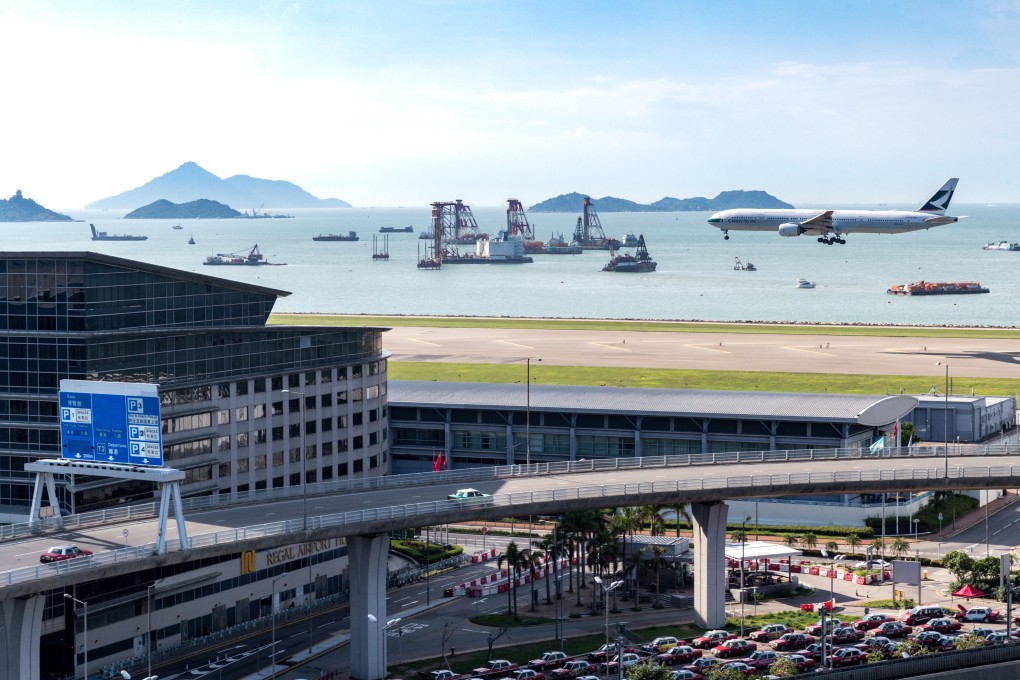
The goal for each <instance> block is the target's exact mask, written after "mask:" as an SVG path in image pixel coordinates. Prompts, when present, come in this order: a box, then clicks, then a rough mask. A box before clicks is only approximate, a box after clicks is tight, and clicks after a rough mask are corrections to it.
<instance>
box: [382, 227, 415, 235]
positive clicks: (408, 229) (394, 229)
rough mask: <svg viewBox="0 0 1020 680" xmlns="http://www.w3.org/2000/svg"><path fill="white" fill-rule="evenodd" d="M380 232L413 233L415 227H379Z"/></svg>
mask: <svg viewBox="0 0 1020 680" xmlns="http://www.w3.org/2000/svg"><path fill="white" fill-rule="evenodd" d="M379 233H380V234H413V233H414V227H379Z"/></svg>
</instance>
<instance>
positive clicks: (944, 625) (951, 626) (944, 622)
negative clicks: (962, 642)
mask: <svg viewBox="0 0 1020 680" xmlns="http://www.w3.org/2000/svg"><path fill="white" fill-rule="evenodd" d="M960 627H961V624H960V622H959V621H957V620H956V619H948V618H941V619H932V620H931V621H929V622H928V623H922V624H921V626H920V629H921V630H934V631H936V632H939V633H943V634H944V633H955V632H956V631H958V630H960Z"/></svg>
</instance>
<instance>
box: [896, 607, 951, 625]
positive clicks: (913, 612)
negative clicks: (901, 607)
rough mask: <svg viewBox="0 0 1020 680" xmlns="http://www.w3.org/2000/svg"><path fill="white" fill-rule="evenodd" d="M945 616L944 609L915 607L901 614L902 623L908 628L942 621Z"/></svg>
mask: <svg viewBox="0 0 1020 680" xmlns="http://www.w3.org/2000/svg"><path fill="white" fill-rule="evenodd" d="M945 615H946V610H945V609H943V608H942V607H932V606H924V607H914V608H913V609H908V610H907V611H905V612H903V613H902V614H900V621H902V622H903V623H905V624H907V625H908V626H917V625H920V624H922V623H928V622H929V621H931V620H932V619H940V618H942V617H943V616H945Z"/></svg>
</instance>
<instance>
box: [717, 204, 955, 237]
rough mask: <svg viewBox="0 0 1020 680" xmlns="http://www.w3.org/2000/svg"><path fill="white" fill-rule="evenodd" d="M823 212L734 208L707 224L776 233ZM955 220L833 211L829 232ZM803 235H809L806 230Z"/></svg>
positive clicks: (886, 230)
mask: <svg viewBox="0 0 1020 680" xmlns="http://www.w3.org/2000/svg"><path fill="white" fill-rule="evenodd" d="M824 212H825V211H824V210H821V209H819V210H807V209H753V208H736V209H733V210H723V211H722V212H718V213H715V214H714V215H712V217H711V218H709V220H708V222H709V224H711V225H712V226H714V227H717V228H718V229H721V230H723V231H776V232H778V231H779V227H780V226H781V225H784V224H801V223H804V222H807V221H808V220H810V219H812V218H814V217H817V216H819V215H821V214H823V213H824ZM956 221H957V218H956V217H950V216H948V215H933V214H931V213H922V212H913V211H907V210H833V211H832V228H831V232H833V233H837V234H853V233H862V234H900V233H903V232H908V231H919V230H922V229H930V228H932V227H938V226H941V225H944V224H952V223H954V222H956ZM804 233H806V234H810V233H821V232H813V230H812V229H811V228H810V227H808V228H807V229H805V231H804Z"/></svg>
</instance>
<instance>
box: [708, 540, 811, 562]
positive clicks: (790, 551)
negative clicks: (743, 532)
mask: <svg viewBox="0 0 1020 680" xmlns="http://www.w3.org/2000/svg"><path fill="white" fill-rule="evenodd" d="M801 554H803V553H801V551H799V550H797V549H796V548H788V547H786V546H785V545H782V544H781V543H769V542H768V541H748V542H747V543H727V544H726V559H730V560H737V561H739V560H740V558H741V557H743V559H744V561H745V562H757V561H759V560H782V559H788V558H793V557H796V556H798V555H801Z"/></svg>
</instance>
